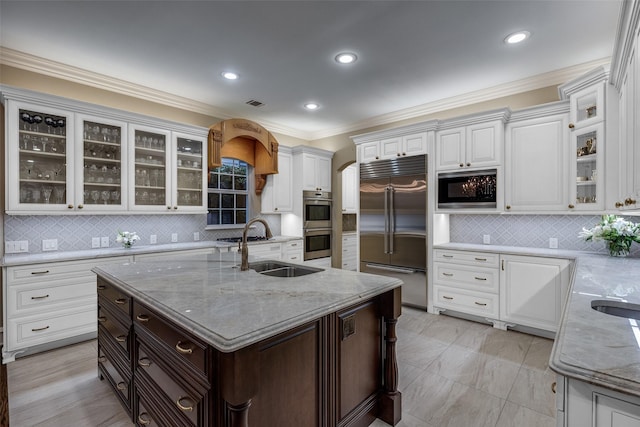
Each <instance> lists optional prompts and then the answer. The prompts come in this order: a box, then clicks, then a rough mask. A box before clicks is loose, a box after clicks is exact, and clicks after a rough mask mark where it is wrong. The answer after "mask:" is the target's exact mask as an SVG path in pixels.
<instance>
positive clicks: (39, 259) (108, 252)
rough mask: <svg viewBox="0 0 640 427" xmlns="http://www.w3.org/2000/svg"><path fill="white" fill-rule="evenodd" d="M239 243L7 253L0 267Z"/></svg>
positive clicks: (281, 238) (279, 239)
mask: <svg viewBox="0 0 640 427" xmlns="http://www.w3.org/2000/svg"><path fill="white" fill-rule="evenodd" d="M296 239H302V237H293V236H276V237H273V238H272V239H270V240H259V241H254V242H249V243H248V244H249V245H251V246H253V245H263V244H267V243H274V242H278V243H282V242H287V241H289V240H296ZM237 246H238V243H234V242H223V241H217V240H213V241H212V240H208V241H199V242H188V243H168V244H163V245H134V246H133V247H131V248H130V249H124V248H123V247H121V246H120V245H117V246H115V247H112V248H102V249H85V250H79V251H52V252H46V253H34V254H30V253H26V254H6V255H5V256H4V257H3V258H2V260H1V263H0V267H9V266H14V265H26V264H39V263H44V262H58V261H78V260H85V259H99V258H109V257H117V256H130V255H142V254H153V253H162V252H171V251H186V250H193V249H209V248H211V249H212V248H235V247H237Z"/></svg>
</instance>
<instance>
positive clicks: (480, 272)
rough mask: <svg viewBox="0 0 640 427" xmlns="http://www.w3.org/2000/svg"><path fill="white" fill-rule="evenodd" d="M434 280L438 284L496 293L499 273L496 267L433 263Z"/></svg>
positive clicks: (498, 287)
mask: <svg viewBox="0 0 640 427" xmlns="http://www.w3.org/2000/svg"><path fill="white" fill-rule="evenodd" d="M433 267H434V269H435V273H434V276H435V278H434V280H435V282H436V283H438V284H442V285H447V286H454V287H457V288H463V289H469V290H471V291H478V292H492V293H498V291H499V290H500V283H499V279H500V274H499V271H498V269H497V268H482V267H472V266H464V265H456V264H447V263H439V262H435V263H433Z"/></svg>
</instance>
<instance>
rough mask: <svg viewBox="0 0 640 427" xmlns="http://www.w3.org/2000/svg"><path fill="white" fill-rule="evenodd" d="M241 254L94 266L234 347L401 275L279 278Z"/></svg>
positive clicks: (373, 291)
mask: <svg viewBox="0 0 640 427" xmlns="http://www.w3.org/2000/svg"><path fill="white" fill-rule="evenodd" d="M240 258H241V257H240V254H238V253H234V252H227V253H219V254H213V255H193V256H190V257H184V258H182V259H179V260H175V261H166V260H163V261H161V262H160V261H155V262H154V261H145V260H143V261H139V262H136V263H124V264H121V263H119V264H105V265H101V266H99V267H96V268H94V269H93V271H94V272H96V273H97V274H98V275H99V276H103V277H105V278H106V279H108V280H110V281H111V282H113V283H115V284H116V285H118V286H120V287H122V288H123V289H124V290H125V291H127V292H128V293H130V294H131V295H133V297H134V298H137V299H139V300H140V301H141V302H143V303H146V304H148V305H149V306H151V307H155V308H156V309H157V310H158V311H159V312H160V313H162V314H163V315H164V316H166V317H167V318H169V319H170V320H171V321H173V322H175V323H176V324H178V325H180V326H181V327H183V328H184V329H186V330H188V331H191V332H192V333H193V334H194V335H196V336H197V337H199V338H201V339H202V340H204V341H205V342H208V343H209V344H211V345H212V346H213V347H214V348H216V349H217V350H219V351H222V352H232V351H236V350H238V349H240V348H243V347H246V346H248V345H251V344H254V343H256V342H259V341H261V340H263V339H265V338H269V337H272V336H274V335H277V334H279V333H281V332H284V331H287V330H289V329H291V328H294V327H296V326H299V325H302V324H305V323H307V322H309V321H312V320H314V319H318V318H320V317H322V316H325V315H327V314H329V313H333V312H335V311H337V310H340V309H342V308H345V307H348V306H350V305H353V304H356V303H357V302H358V301H362V300H365V299H367V298H370V297H373V296H375V295H379V294H382V293H384V292H386V291H388V290H391V289H393V288H396V287H398V286H400V285H401V284H402V282H401V281H400V280H399V279H395V278H391V277H385V276H377V275H372V274H366V273H357V272H355V271H346V270H340V269H334V268H327V269H324V270H323V271H320V272H317V273H313V274H309V275H306V276H301V277H290V278H278V277H270V276H265V275H262V274H259V273H256V272H255V271H253V270H248V271H240V269H239V268H238V267H237V266H238V265H239V264H240Z"/></svg>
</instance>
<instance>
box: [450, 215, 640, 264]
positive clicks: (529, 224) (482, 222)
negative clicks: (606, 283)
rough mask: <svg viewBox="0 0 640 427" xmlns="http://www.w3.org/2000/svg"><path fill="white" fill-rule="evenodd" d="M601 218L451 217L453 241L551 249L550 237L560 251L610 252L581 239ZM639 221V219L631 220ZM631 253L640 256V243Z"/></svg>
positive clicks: (451, 237)
mask: <svg viewBox="0 0 640 427" xmlns="http://www.w3.org/2000/svg"><path fill="white" fill-rule="evenodd" d="M600 219H601V216H600V215H453V214H452V215H450V217H449V225H450V231H449V233H450V240H451V242H455V243H476V244H482V243H483V241H482V238H483V235H485V234H488V235H490V237H491V244H492V245H505V246H525V247H533V248H548V247H549V238H550V237H555V238H557V239H558V248H559V249H567V250H578V251H593V252H600V253H608V252H607V248H606V246H605V243H604V242H602V241H600V242H585V241H584V240H582V239H581V238H579V237H578V233H579V232H580V231H582V228H583V227H586V228H592V227H593V226H594V225H596V223H597V222H598V221H600ZM627 219H629V220H631V221H633V222H638V217H630V218H627ZM631 254H632V255H633V256H640V244H637V243H634V244H632V245H631Z"/></svg>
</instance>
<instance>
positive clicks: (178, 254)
mask: <svg viewBox="0 0 640 427" xmlns="http://www.w3.org/2000/svg"><path fill="white" fill-rule="evenodd" d="M215 252H216V249H215V248H203V249H186V250H180V251H170V252H156V253H149V254H137V255H134V256H133V261H134V262H138V261H165V260H176V259H178V258H185V257H190V256H193V255H211V254H213V253H215Z"/></svg>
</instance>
